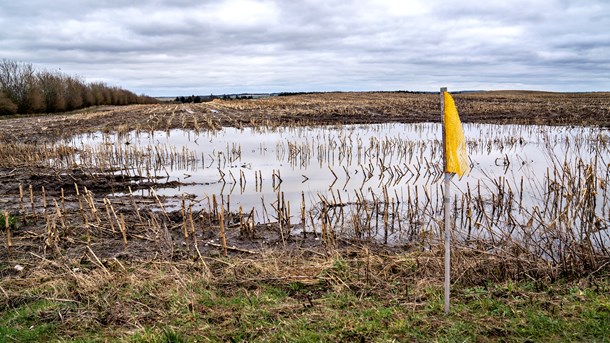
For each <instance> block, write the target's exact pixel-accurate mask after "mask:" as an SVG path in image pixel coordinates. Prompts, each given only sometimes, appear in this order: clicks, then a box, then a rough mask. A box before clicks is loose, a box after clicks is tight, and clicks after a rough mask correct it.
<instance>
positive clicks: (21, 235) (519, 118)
mask: <svg viewBox="0 0 610 343" xmlns="http://www.w3.org/2000/svg"><path fill="white" fill-rule="evenodd" d="M455 100H456V105H457V107H458V110H459V111H460V115H461V118H462V120H463V121H465V122H481V123H500V124H505V123H514V124H547V125H599V126H610V93H587V94H584V93H583V94H559V93H541V92H485V93H468V94H456V95H455ZM438 107H439V102H438V95H435V94H409V93H326V94H307V95H298V96H289V97H274V98H267V99H258V100H226V101H225V100H215V101H213V102H209V103H202V104H158V105H136V106H125V107H99V108H90V109H86V110H82V111H78V112H75V113H68V114H63V115H52V116H51V115H49V116H36V117H19V116H16V117H13V118H5V119H4V120H0V194H1V196H0V210H2V211H6V213H7V214H8V217H9V219H10V223H9V226H11V229H10V230H8V231H6V230H5V232H4V234H3V238H2V241H3V242H2V249H0V259H1V260H3V261H6V260H9V259H14V260H18V261H24V260H27V259H28V258H31V257H32V256H47V257H49V258H51V257H53V256H69V257H79V256H82V257H83V258H86V259H88V260H89V261H91V262H92V263H105V261H108V260H111V259H114V258H120V259H133V260H151V259H164V260H176V259H185V258H190V259H198V258H200V257H201V256H213V255H221V254H224V253H225V250H223V248H222V240H221V238H220V237H221V236H220V231H221V226H220V223H219V222H218V214H217V213H214V209H212V208H209V210H208V211H203V212H197V213H189V211H188V208H185V210H184V212H183V211H182V210H178V211H173V212H172V211H164V210H163V208H161V206H160V205H159V203H165V202H166V201H169V200H172V201H174V202H180V201H181V199H164V198H159V199H156V198H152V197H146V198H144V197H138V196H128V195H123V196H119V197H112V198H109V197H108V195H109V194H111V193H116V192H121V193H126V194H128V193H129V187H131V190H132V191H136V190H137V189H150V188H151V187H152V188H156V187H176V186H178V184H176V183H173V184H163V182H162V181H159V182H158V183H157V182H155V181H150V180H148V179H146V180H144V179H142V180H140V179H137V178H134V177H126V176H115V175H113V174H112V171H109V170H101V169H96V168H91V167H89V168H84V167H82V166H74V168H71V169H66V170H56V169H52V168H49V167H45V166H44V163H43V162H44V156H37V155H36V153H33V152H35V151H36V147H39V146H40V145H41V144H43V143H45V142H54V141H56V140H58V139H62V138H68V137H71V136H72V135H75V134H78V133H85V132H96V131H104V132H115V131H117V132H127V131H130V130H134V129H142V130H167V129H171V128H186V129H194V130H206V129H218V128H220V127H223V126H233V127H245V126H293V125H320V124H351V123H384V122H438V121H439V120H440V116H439V108H438ZM85 189H86V190H85ZM30 190H31V191H30ZM77 192H78V193H77ZM107 199H108V200H107ZM108 201H110V203H108ZM187 206H188V205H187ZM3 218H4V216H3ZM247 220H248V218H247V215H243V216H241V217H240V216H239V215H237V214H235V213H227V214H226V215H225V223H224V224H225V225H224V230H225V231H226V234H225V235H226V240H227V248H226V253H228V254H256V253H257V251H260V250H261V249H269V248H281V249H291V248H293V247H300V248H302V249H306V250H310V251H311V253H312V254H324V253H325V250H326V248H327V247H337V246H348V245H352V244H370V245H375V244H374V242H369V241H367V240H366V239H358V240H357V241H354V240H350V239H349V238H346V237H336V236H332V235H331V236H327V237H322V236H321V235H320V234H319V233H318V234H316V235H314V234H313V233H310V234H308V235H306V236H305V237H303V236H302V235H301V234H294V233H293V234H291V232H290V230H286V231H280V230H279V224H278V223H277V222H275V223H254V225H253V226H249V225H247V224H246V223H247ZM284 224H286V223H284ZM293 225H294V230H297V231H298V224H294V223H293ZM284 226H285V225H284ZM2 227H4V225H3V226H2ZM185 232H186V234H185ZM7 234H10V241H9V237H8V236H7ZM402 248H403V247H392V249H402ZM383 249H390V248H389V247H383Z"/></svg>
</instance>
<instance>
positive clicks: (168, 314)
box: [0, 250, 610, 342]
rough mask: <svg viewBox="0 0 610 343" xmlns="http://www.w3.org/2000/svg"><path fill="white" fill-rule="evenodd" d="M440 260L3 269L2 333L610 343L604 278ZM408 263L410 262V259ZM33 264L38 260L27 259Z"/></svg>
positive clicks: (609, 300)
mask: <svg viewBox="0 0 610 343" xmlns="http://www.w3.org/2000/svg"><path fill="white" fill-rule="evenodd" d="M434 257H435V256H421V255H419V256H413V254H388V253H387V252H385V253H371V252H369V251H368V250H366V251H364V252H363V251H357V252H354V251H351V252H345V253H341V254H339V253H336V254H334V255H332V256H330V257H326V256H320V255H319V254H309V255H306V254H298V255H296V254H292V255H291V254H287V253H285V252H284V253H265V254H261V256H258V257H257V258H251V257H248V258H245V257H230V258H227V259H213V258H209V259H206V263H205V264H204V263H193V262H184V261H183V262H158V261H148V262H127V261H118V260H115V259H113V260H107V261H102V262H103V264H95V263H93V262H91V261H89V260H88V259H87V258H86V257H84V258H83V259H80V260H72V261H68V260H54V261H50V260H46V259H39V260H38V261H34V260H33V261H27V263H25V262H26V261H21V263H22V265H23V266H25V269H24V270H23V271H20V272H17V271H15V270H14V265H15V263H14V262H12V263H10V264H6V263H5V264H3V265H1V267H0V268H1V270H0V271H1V273H2V280H1V281H0V287H1V288H0V296H1V297H2V303H1V310H2V312H1V313H0V341H2V342H40V341H64V342H71V341H75V342H76V341H78V342H82V341H84V342H104V341H128V342H195V341H197V342H202V341H290V342H299V341H300V342H311V341H337V342H339V341H341V342H346V341H356V342H358V341H363V342H370V341H519V342H523V341H534V342H535V341H608V340H610V278H609V277H608V273H607V272H604V271H602V273H601V274H596V275H593V276H591V277H587V278H583V279H574V280H566V279H558V280H554V281H552V282H550V281H545V280H517V281H514V280H509V279H507V280H496V281H494V282H489V281H485V280H474V279H472V278H471V279H468V280H461V281H458V283H456V284H454V285H453V294H452V296H453V299H452V301H453V302H452V312H451V314H450V315H449V316H445V315H443V314H442V313H443V311H442V279H441V278H439V277H438V276H437V275H427V272H426V271H425V270H423V269H425V268H427V267H429V266H428V265H426V264H424V263H421V261H424V260H425V258H431V259H432V258H434ZM414 261H415V262H414ZM34 262H36V263H34Z"/></svg>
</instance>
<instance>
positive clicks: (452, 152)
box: [443, 92, 470, 176]
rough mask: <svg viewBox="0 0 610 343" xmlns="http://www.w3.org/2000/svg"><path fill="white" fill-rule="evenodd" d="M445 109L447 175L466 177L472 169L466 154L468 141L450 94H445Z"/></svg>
mask: <svg viewBox="0 0 610 343" xmlns="http://www.w3.org/2000/svg"><path fill="white" fill-rule="evenodd" d="M444 93H445V94H444V99H445V108H444V110H443V121H444V124H445V158H446V166H447V169H446V170H445V172H447V173H456V174H458V175H459V176H462V175H464V173H466V172H468V170H469V169H470V164H469V163H468V153H467V152H466V139H465V138H464V130H462V123H461V122H460V116H459V115H458V111H457V108H455V102H453V98H452V97H451V94H449V92H444Z"/></svg>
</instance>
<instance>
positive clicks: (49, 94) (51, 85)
mask: <svg viewBox="0 0 610 343" xmlns="http://www.w3.org/2000/svg"><path fill="white" fill-rule="evenodd" d="M157 102H158V100H157V99H154V98H152V97H148V96H144V95H136V94H135V93H133V92H130V91H128V90H125V89H122V88H119V87H115V86H108V85H106V84H105V83H103V82H89V83H86V82H84V81H83V80H82V79H81V78H80V77H77V76H71V75H66V74H64V73H61V72H57V71H48V70H37V69H36V68H34V66H33V65H32V64H31V63H24V62H17V61H12V60H7V59H2V60H1V61H0V115H9V114H15V113H21V114H31V113H56V112H65V111H72V110H77V109H81V108H85V107H89V106H98V105H130V104H148V103H157Z"/></svg>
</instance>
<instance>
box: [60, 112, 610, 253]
mask: <svg viewBox="0 0 610 343" xmlns="http://www.w3.org/2000/svg"><path fill="white" fill-rule="evenodd" d="M464 130H465V134H466V138H467V144H468V150H469V155H470V159H471V163H472V170H471V172H470V173H469V174H468V175H467V176H464V177H462V178H461V179H458V178H457V177H455V178H454V179H453V182H452V189H451V194H452V204H453V205H452V209H453V215H454V217H453V222H454V223H455V225H456V228H458V232H459V234H460V235H463V236H464V237H466V238H471V237H472V235H474V233H475V232H478V233H477V234H478V235H492V236H493V235H494V232H498V231H497V230H498V229H499V228H502V231H504V230H505V229H506V228H507V227H509V228H510V227H517V226H518V227H524V226H525V225H527V224H528V222H533V223H530V226H535V225H536V223H539V224H538V225H549V222H550V223H552V222H553V220H557V221H558V222H559V224H561V223H563V224H562V225H568V224H569V225H574V224H575V223H578V224H579V225H580V224H583V221H584V220H585V219H584V218H585V217H586V216H587V215H588V216H589V217H590V216H593V217H594V218H593V219H591V220H590V223H591V224H590V225H597V228H598V229H597V231H596V232H601V233H603V234H604V235H605V238H603V239H605V240H607V237H608V223H609V221H610V206H609V205H608V196H609V195H610V191H609V190H608V181H609V168H610V167H609V165H610V132H609V131H608V130H607V129H602V128H595V127H549V126H523V125H488V124H464ZM440 135H441V127H440V124H431V123H420V124H377V125H345V126H319V127H286V128H276V129H254V128H245V129H236V128H223V129H222V130H219V131H214V132H211V131H205V132H194V131H184V130H170V131H155V132H142V131H139V132H130V133H128V134H120V135H119V134H102V133H96V134H90V135H83V136H77V137H74V138H72V139H71V140H69V141H65V142H62V144H67V145H69V146H72V147H74V148H76V149H78V151H79V154H78V157H77V161H71V162H72V163H73V162H76V163H79V164H84V165H96V166H102V167H105V168H114V169H115V170H117V173H126V174H129V175H139V176H142V177H144V178H146V179H150V180H158V181H162V182H165V181H179V182H181V183H184V185H182V186H180V187H179V188H157V189H156V190H155V192H156V193H157V194H158V195H164V196H181V195H182V194H184V195H185V196H186V198H187V199H188V202H189V206H193V208H194V209H203V210H209V209H210V208H209V207H210V204H211V198H212V196H216V197H217V198H218V201H219V203H220V202H222V203H223V204H224V206H225V209H227V210H228V211H238V210H239V208H240V207H241V209H242V211H243V212H244V213H252V215H253V216H254V218H255V220H256V221H258V222H274V221H275V222H277V221H281V220H286V219H287V218H290V220H291V222H292V224H301V227H298V226H297V227H296V228H295V230H300V229H302V226H303V223H304V224H305V228H306V229H307V230H311V229H312V227H313V226H314V225H312V224H311V221H314V222H318V221H320V220H327V221H328V223H329V225H332V226H333V227H334V228H335V229H336V230H339V231H340V230H343V229H344V228H347V227H350V228H351V229H350V230H351V231H350V234H353V235H360V236H361V235H366V234H367V232H368V234H369V235H373V236H375V237H377V238H378V237H379V235H382V236H383V239H384V240H386V241H387V240H391V241H402V240H406V239H410V238H412V237H413V235H416V234H417V235H422V234H425V233H426V232H431V231H436V230H438V227H439V225H438V221H439V218H440V216H441V213H442V199H443V194H444V189H443V185H442V184H443V183H442V176H443V173H442V151H441V143H440V140H441V136H440ZM58 162H59V161H58ZM66 163H70V162H69V161H67V162H66ZM139 192H140V193H139V195H141V196H150V195H151V191H150V190H142V191H139ZM586 192H591V193H590V194H586ZM568 205H569V206H581V207H587V206H588V207H589V209H588V211H589V212H590V213H589V214H583V213H581V212H582V211H585V209H583V208H581V209H580V210H579V209H570V208H566V206H568ZM180 206H182V204H181V201H173V202H169V203H168V204H167V207H168V209H177V208H179V207H180ZM570 211H572V212H570ZM578 211H581V212H578ZM280 212H282V213H280ZM562 213H563V217H561V216H562ZM589 217H587V218H589ZM557 218H559V219H557ZM587 220H589V219H587ZM588 223H589V222H588ZM308 225H309V228H307V227H308ZM587 225H589V224H587ZM354 227H360V228H361V229H362V231H360V232H356V231H358V229H354ZM373 228H374V230H373ZM490 228H491V229H490ZM486 230H487V231H486ZM373 231H374V232H373ZM371 232H373V233H371ZM601 233H600V235H601Z"/></svg>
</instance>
